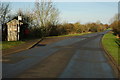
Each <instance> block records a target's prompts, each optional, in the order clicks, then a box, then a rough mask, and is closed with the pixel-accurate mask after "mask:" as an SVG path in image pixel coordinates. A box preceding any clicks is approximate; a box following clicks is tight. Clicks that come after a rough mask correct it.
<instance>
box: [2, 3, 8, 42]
mask: <svg viewBox="0 0 120 80" xmlns="http://www.w3.org/2000/svg"><path fill="white" fill-rule="evenodd" d="M9 12H10V4H9V3H3V2H0V29H2V31H1V32H2V40H5V39H6V27H5V23H6V22H7V21H8V20H9V15H8V13H9Z"/></svg>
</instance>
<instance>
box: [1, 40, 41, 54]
mask: <svg viewBox="0 0 120 80" xmlns="http://www.w3.org/2000/svg"><path fill="white" fill-rule="evenodd" d="M42 40H43V38H41V39H37V40H36V41H34V42H33V43H31V45H30V44H29V45H28V43H29V42H28V43H25V44H24V45H28V46H26V47H24V48H20V49H16V50H14V51H13V50H12V49H13V48H10V49H9V50H10V51H11V52H8V50H2V56H7V55H11V54H15V53H17V52H22V51H25V50H28V49H31V48H33V47H34V46H35V45H36V44H38V43H39V42H41V41H42ZM22 45H23V44H22ZM22 45H20V46H22ZM3 53H4V54H3Z"/></svg>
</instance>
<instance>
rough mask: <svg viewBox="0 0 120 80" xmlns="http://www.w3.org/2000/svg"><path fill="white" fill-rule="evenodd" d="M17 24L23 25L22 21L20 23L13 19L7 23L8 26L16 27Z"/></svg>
mask: <svg viewBox="0 0 120 80" xmlns="http://www.w3.org/2000/svg"><path fill="white" fill-rule="evenodd" d="M16 24H20V25H21V24H23V23H22V22H21V21H18V20H17V19H13V20H11V21H9V22H7V25H16Z"/></svg>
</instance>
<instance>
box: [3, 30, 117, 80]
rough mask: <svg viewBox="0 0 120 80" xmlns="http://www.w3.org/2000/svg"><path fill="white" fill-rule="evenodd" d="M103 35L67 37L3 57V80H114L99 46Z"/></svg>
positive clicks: (101, 33) (113, 74)
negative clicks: (68, 79)
mask: <svg viewBox="0 0 120 80" xmlns="http://www.w3.org/2000/svg"><path fill="white" fill-rule="evenodd" d="M106 32H107V31H105V32H99V33H92V34H87V35H83V36H74V37H69V38H65V39H63V40H59V41H55V42H53V43H50V44H47V45H42V46H39V47H35V48H32V49H29V50H26V51H22V52H19V53H16V54H12V55H9V56H5V57H4V61H3V65H2V68H3V78H115V77H116V75H115V72H114V71H113V68H112V67H111V65H110V64H109V63H108V60H107V58H106V57H105V52H104V51H103V49H102V48H101V45H100V42H101V38H102V36H103V34H105V33H106Z"/></svg>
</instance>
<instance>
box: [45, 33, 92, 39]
mask: <svg viewBox="0 0 120 80" xmlns="http://www.w3.org/2000/svg"><path fill="white" fill-rule="evenodd" d="M84 34H90V33H80V34H67V35H60V36H49V37H47V38H52V37H69V36H80V35H84Z"/></svg>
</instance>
